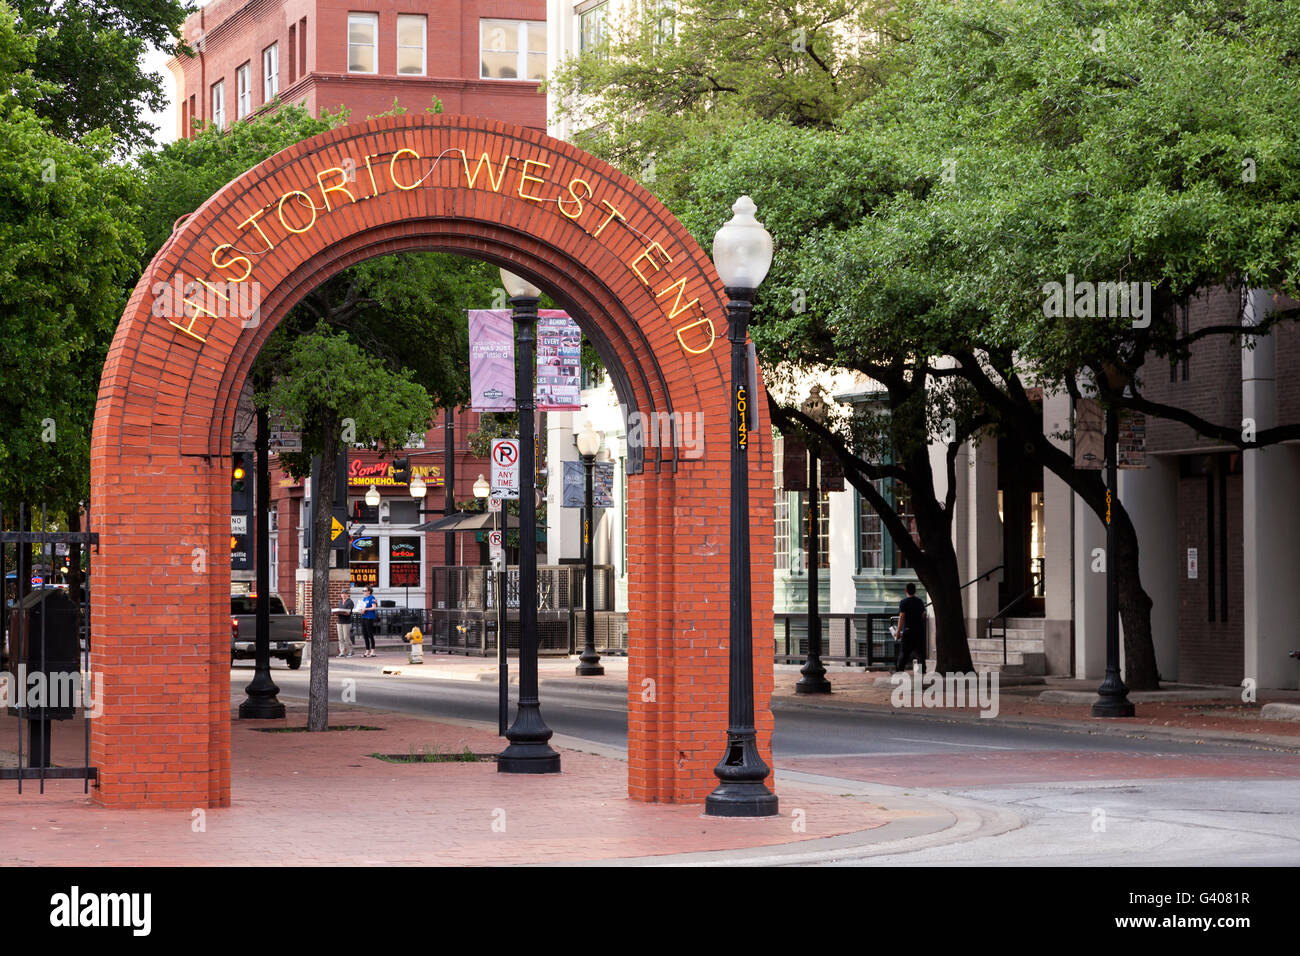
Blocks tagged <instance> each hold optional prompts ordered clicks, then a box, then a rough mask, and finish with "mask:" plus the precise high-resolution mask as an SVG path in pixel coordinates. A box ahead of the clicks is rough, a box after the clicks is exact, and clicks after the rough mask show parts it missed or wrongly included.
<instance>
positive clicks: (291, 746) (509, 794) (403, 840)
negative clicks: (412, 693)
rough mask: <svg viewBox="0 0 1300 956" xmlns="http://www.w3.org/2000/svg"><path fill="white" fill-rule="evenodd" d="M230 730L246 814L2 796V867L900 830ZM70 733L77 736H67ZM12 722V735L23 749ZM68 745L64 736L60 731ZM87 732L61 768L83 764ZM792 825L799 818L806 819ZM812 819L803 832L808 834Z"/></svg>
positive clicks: (595, 849)
mask: <svg viewBox="0 0 1300 956" xmlns="http://www.w3.org/2000/svg"><path fill="white" fill-rule="evenodd" d="M288 707H289V717H288V719H287V720H284V721H259V722H257V723H256V724H254V723H252V722H244V721H238V720H233V721H232V746H233V762H234V767H233V773H232V789H233V792H234V801H235V802H234V805H233V806H232V807H230V808H226V809H215V810H208V811H205V812H203V813H198V812H194V813H191V812H186V811H168V810H155V811H149V810H136V811H131V810H116V809H105V808H102V807H98V806H94V805H93V804H92V803H91V801H90V800H89V799H88V798H87V797H85V796H83V795H82V792H81V785H80V783H74V782H70V781H55V782H51V783H47V785H46V790H47V792H46V793H45V795H43V796H42V795H40V794H38V793H37V792H36V786H35V784H34V783H32V782H28V783H27V784H26V785H25V788H24V789H25V793H24V795H23V796H21V797H20V796H18V794H17V790H16V785H15V784H13V783H12V782H5V783H4V784H0V828H3V832H4V834H5V839H4V843H3V850H2V851H0V859H2V860H3V862H4V863H7V864H40V865H43V866H54V865H69V866H77V865H103V864H112V865H142V864H144V865H232V864H236V865H240V864H246V865H282V864H289V865H295V864H298V865H315V864H375V863H389V864H427V865H456V864H494V865H504V864H521V863H572V862H579V861H588V860H590V861H600V860H609V861H612V860H616V859H618V858H621V857H629V858H630V857H646V856H661V855H667V854H674V853H684V852H695V851H707V850H714V851H717V850H731V849H740V848H745V847H767V846H777V845H781V844H789V843H796V842H800V841H806V840H814V839H818V838H821V837H829V836H836V835H841V834H850V833H855V832H865V831H870V830H872V829H874V828H876V827H880V826H882V825H884V824H885V823H887V822H889V820H890V819H891V815H890V814H887V813H886V812H885V811H883V810H881V809H880V808H879V807H876V806H873V805H871V804H869V803H866V802H864V801H863V800H861V799H860V798H857V797H852V796H848V795H844V796H840V795H828V794H825V793H823V792H821V791H818V790H816V789H807V788H801V787H798V786H795V785H792V784H786V783H783V784H782V785H781V786H780V788H779V790H778V794H779V796H780V797H781V815H780V816H777V817H770V818H766V819H758V820H718V819H713V818H706V817H704V816H703V815H702V813H701V809H702V808H701V807H699V806H674V805H667V804H644V803H635V802H633V801H631V800H629V799H628V798H627V795H626V793H627V766H626V764H625V763H623V762H621V761H617V760H613V759H610V758H606V757H601V756H595V755H593V754H586V753H579V752H575V751H568V750H565V751H562V755H563V766H564V772H563V773H562V774H559V775H546V776H528V775H506V774H500V773H498V772H497V770H496V765H495V764H494V763H491V762H484V763H456V762H443V763H417V764H391V763H386V762H384V761H381V760H377V759H375V758H373V757H371V756H369V755H370V754H372V753H389V754H394V753H395V754H407V753H411V752H412V751H414V752H416V753H422V752H424V751H425V750H426V749H431V750H436V751H441V752H443V753H448V752H456V753H458V752H460V751H462V750H464V749H465V748H467V747H468V748H469V749H470V750H471V751H475V752H482V753H496V752H498V751H500V750H501V748H502V746H503V741H502V740H501V739H500V738H498V737H497V736H496V735H495V734H493V733H490V732H487V731H479V730H474V729H467V728H464V727H457V726H452V725H448V724H441V723H436V722H433V721H429V720H425V719H422V718H418V717H410V716H405V715H399V714H393V713H385V712H377V711H369V710H365V709H362V708H356V707H342V706H338V705H332V706H331V709H330V723H331V725H345V724H365V725H369V726H373V727H381V728H383V729H382V730H381V731H355V730H354V731H337V732H331V733H328V734H306V733H265V732H262V729H264V728H267V727H277V726H303V725H304V724H305V722H306V710H305V703H295V702H290V703H289V704H288ZM70 723H71V722H70ZM12 724H13V721H12V720H8V721H6V722H5V726H3V727H2V728H0V733H5V734H9V735H10V736H5V737H3V738H0V739H3V740H4V741H5V742H6V743H5V746H8V745H9V742H10V741H12V736H11V735H12V733H13V731H14V728H13V726H12ZM61 729H62V728H61ZM75 730H76V728H75V727H72V726H69V727H67V728H66V730H65V732H63V733H61V734H59V736H58V737H56V749H55V760H56V762H60V763H61V762H63V761H64V760H66V759H67V757H68V756H69V754H70V753H71V754H73V755H74V762H79V756H80V754H79V753H78V752H77V751H76V748H75V746H74V744H76V743H77V742H78V740H79V738H78V736H77V733H76V732H75ZM795 810H802V811H803V814H802V815H801V816H800V817H795V816H794V811H795ZM796 819H800V820H801V821H802V822H803V823H804V824H805V825H806V830H805V831H804V832H796V828H795V826H794V824H793V821H794V820H796Z"/></svg>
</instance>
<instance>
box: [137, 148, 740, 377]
mask: <svg viewBox="0 0 1300 956" xmlns="http://www.w3.org/2000/svg"><path fill="white" fill-rule="evenodd" d="M448 153H459V154H460V159H461V162H460V166H461V167H462V168H463V170H464V176H463V179H462V183H463V184H464V185H465V186H466V187H467V188H469V189H485V190H491V191H492V192H495V193H500V192H501V189H502V187H503V186H504V187H506V190H507V193H508V192H509V191H510V186H511V185H513V187H514V192H515V195H517V196H518V197H519V198H520V199H523V200H526V201H530V202H535V203H538V204H539V205H542V206H545V207H547V208H553V209H554V210H555V211H556V212H557V213H558V214H559V215H561V216H563V217H564V218H565V219H568V220H569V221H571V222H573V223H574V224H575V225H577V226H578V227H579V228H581V229H582V230H584V231H585V232H586V233H587V234H588V235H589V236H591V237H592V238H594V239H599V238H600V237H601V235H602V234H603V233H604V232H605V230H606V229H607V228H608V227H609V226H610V224H611V223H614V222H616V221H617V222H619V223H621V224H623V226H624V227H625V228H629V229H631V228H632V227H631V226H628V225H627V219H626V217H625V216H624V214H623V212H622V210H620V209H619V208H618V207H617V206H615V205H614V204H613V203H611V202H610V201H609V200H608V199H604V198H600V197H598V196H596V193H595V190H594V189H593V187H592V185H591V183H589V182H588V181H587V180H586V179H584V178H582V176H575V177H573V178H572V179H570V180H569V182H568V183H567V184H565V185H564V186H563V187H561V186H560V185H559V184H558V183H555V182H552V181H551V180H549V179H548V178H547V176H546V171H547V170H549V169H550V168H551V164H550V163H546V162H542V161H541V160H537V159H520V158H519V157H518V156H511V155H510V154H508V153H507V154H506V155H505V156H504V157H503V158H502V159H501V160H500V162H499V163H498V162H497V161H496V160H495V159H494V158H493V157H492V156H491V154H489V153H486V152H485V153H483V154H482V155H481V156H479V159H478V162H477V163H476V164H475V165H474V167H473V168H472V169H471V168H470V160H469V156H468V155H467V154H466V153H465V151H464V150H463V149H461V148H460V147H455V146H453V147H451V148H450V149H447V150H443V152H442V153H441V154H439V155H438V156H437V157H435V158H434V159H433V163H434V164H435V165H436V163H437V162H438V160H440V159H442V158H443V157H444V156H446V155H447V154H448ZM385 159H387V162H384V160H385ZM423 162H425V160H424V158H423V157H421V155H420V154H419V153H418V152H417V151H416V150H414V149H412V148H410V147H409V146H404V147H402V148H400V149H398V150H396V151H394V152H392V153H381V154H374V155H366V156H364V157H363V158H362V165H364V167H365V169H364V171H363V170H362V169H360V168H359V167H358V168H354V169H353V170H351V171H349V170H347V169H344V168H343V167H342V166H331V167H329V168H327V169H322V170H320V171H318V172H317V173H316V179H315V182H312V183H306V184H303V185H302V186H301V188H299V189H290V190H288V191H287V192H285V193H284V194H283V195H281V196H280V197H279V199H278V200H272V201H271V202H269V203H267V204H266V205H265V206H263V207H262V208H260V209H258V210H256V211H254V212H253V213H251V214H250V215H249V216H248V217H247V218H245V219H244V220H243V221H242V222H240V223H239V224H238V226H237V227H236V228H237V230H238V236H237V237H236V238H234V239H232V241H230V242H223V243H221V244H219V245H216V246H215V247H214V248H213V249H212V253H211V255H210V261H211V262H212V267H213V269H214V270H215V273H214V274H213V275H211V276H209V277H208V278H206V279H203V278H198V277H195V281H194V283H191V284H190V285H189V286H188V287H186V290H185V296H184V298H183V302H184V306H185V308H184V317H185V318H187V319H188V322H186V323H184V324H182V323H179V322H176V321H174V320H172V319H168V323H169V324H170V325H172V326H174V327H175V328H177V329H179V330H180V331H181V332H183V333H184V334H185V335H188V336H190V337H191V338H194V339H197V340H198V341H199V342H204V341H206V339H205V338H204V337H203V336H202V335H200V334H199V333H198V332H196V331H195V325H196V324H198V322H199V318H200V316H207V317H208V318H209V319H210V320H213V321H215V320H218V319H220V318H222V317H223V316H222V314H221V313H223V312H226V313H227V314H229V310H228V309H226V308H225V307H224V305H223V304H229V303H230V302H231V287H232V286H236V287H237V286H239V284H241V283H245V282H248V281H249V280H250V279H252V278H253V273H254V269H255V266H254V258H255V257H258V256H263V255H266V254H267V253H269V252H271V251H272V250H273V249H275V247H276V246H277V245H278V244H279V243H283V242H287V241H291V240H292V239H293V237H294V236H300V235H304V234H306V233H309V232H311V231H312V229H314V228H315V227H316V224H317V222H318V221H319V220H320V217H321V216H322V215H328V214H329V213H331V212H333V211H334V210H335V209H336V208H340V207H342V206H345V205H349V204H355V203H358V202H361V201H362V200H365V199H374V198H376V197H377V196H379V195H380V194H382V193H387V192H390V191H391V190H394V189H396V190H401V191H404V192H405V191H410V190H413V189H418V188H420V187H421V186H422V185H423V183H424V181H425V180H426V179H428V178H429V176H431V175H432V173H433V167H430V169H429V171H428V172H426V173H425V174H424V175H423V176H420V175H419V169H420V166H417V165H416V164H421V165H422V164H423ZM512 163H513V165H512ZM348 165H350V166H352V165H354V163H353V162H352V161H351V160H349V161H348ZM453 165H455V164H454V162H453ZM512 170H513V172H514V177H513V183H508V182H507V179H508V175H507V174H508V173H509V172H511V171H512ZM430 188H437V187H430ZM316 196H319V197H320V201H321V203H322V205H317V203H316ZM641 238H642V239H644V240H645V245H644V247H643V248H641V250H640V251H639V252H638V253H636V254H635V255H634V256H633V257H632V258H631V259H630V260H628V261H627V265H628V267H629V268H631V269H632V270H633V271H634V272H635V273H636V274H637V276H638V277H639V278H640V279H641V281H642V282H643V283H644V284H645V285H646V286H647V287H648V288H650V289H651V291H652V292H653V293H654V296H655V298H656V299H658V300H659V301H660V305H661V308H663V311H664V314H665V315H667V316H668V319H669V321H670V322H673V323H676V324H675V327H674V331H675V333H676V336H677V341H678V343H679V344H680V345H681V347H682V349H683V350H684V351H686V352H688V353H690V354H692V355H699V354H701V353H704V352H707V351H708V350H709V349H710V348H711V347H712V346H713V343H714V341H715V340H716V338H717V335H716V330H715V328H714V325H713V320H712V319H710V318H709V317H708V316H706V315H704V312H703V309H702V308H701V307H700V304H699V303H700V300H699V296H698V295H696V296H695V297H693V298H690V299H688V298H687V296H688V295H690V294H691V293H692V292H696V291H698V290H696V289H691V288H688V286H689V284H690V280H689V279H688V277H686V276H682V277H680V278H677V279H674V278H673V275H672V270H671V269H670V268H669V267H670V266H671V265H673V257H672V256H671V255H669V254H668V252H667V250H666V249H664V247H663V246H662V245H661V244H660V243H659V242H658V240H656V239H653V238H650V237H648V236H644V235H641ZM660 273H662V275H660ZM173 280H174V281H178V282H179V281H183V277H180V276H179V275H177V276H173ZM253 281H254V282H256V280H255V279H254V280H253ZM697 281H702V277H697ZM197 286H202V287H203V289H204V290H206V293H207V294H206V295H205V294H200V293H199V290H198V288H197ZM167 287H168V283H158V284H157V285H156V286H155V287H154V294H155V295H158V294H159V293H160V290H161V289H165V288H167ZM178 311H179V310H178ZM679 319H680V320H681V321H680V322H679V321H678V320H679ZM210 326H211V323H209V327H210Z"/></svg>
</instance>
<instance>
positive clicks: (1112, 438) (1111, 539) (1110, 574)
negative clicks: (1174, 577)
mask: <svg viewBox="0 0 1300 956" xmlns="http://www.w3.org/2000/svg"><path fill="white" fill-rule="evenodd" d="M1118 458H1119V412H1118V411H1117V410H1116V408H1115V406H1114V405H1112V406H1110V407H1109V408H1107V409H1106V677H1105V679H1104V680H1103V681H1102V682H1101V686H1100V687H1098V688H1097V700H1096V701H1095V702H1094V703H1093V705H1092V716H1094V717H1132V716H1133V715H1134V713H1135V711H1134V708H1133V702H1132V701H1131V700H1129V699H1128V688H1127V687H1125V686H1124V679H1123V678H1122V677H1120V674H1119V575H1118V573H1117V568H1116V567H1115V563H1116V562H1115V521H1114V518H1113V516H1112V515H1111V509H1112V507H1113V505H1114V501H1115V496H1116V495H1117V494H1118V490H1119V489H1118V483H1119V460H1118Z"/></svg>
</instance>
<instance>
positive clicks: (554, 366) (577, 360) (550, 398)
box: [537, 309, 582, 412]
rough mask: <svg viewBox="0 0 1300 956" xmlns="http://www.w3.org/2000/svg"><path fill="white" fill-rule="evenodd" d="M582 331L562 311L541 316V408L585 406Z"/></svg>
mask: <svg viewBox="0 0 1300 956" xmlns="http://www.w3.org/2000/svg"><path fill="white" fill-rule="evenodd" d="M581 364H582V331H581V330H580V329H579V328H578V324H577V323H576V322H574V321H573V319H571V318H570V317H569V313H567V312H562V311H560V310H559V309H542V310H541V311H540V312H538V313H537V409H538V411H543V412H567V411H571V410H573V409H575V408H581V407H582V372H581Z"/></svg>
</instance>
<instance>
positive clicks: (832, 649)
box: [772, 612, 898, 667]
mask: <svg viewBox="0 0 1300 956" xmlns="http://www.w3.org/2000/svg"><path fill="white" fill-rule="evenodd" d="M772 617H773V621H774V625H775V631H776V633H775V637H776V661H777V663H780V664H798V663H801V662H803V661H805V660H807V659H808V615H807V614H794V613H787V612H779V613H776V614H774V615H772ZM820 617H821V620H822V652H823V653H822V661H823V662H824V663H828V664H846V665H849V666H853V665H858V666H865V667H873V666H875V665H876V664H893V663H894V661H895V659H896V658H897V656H898V641H897V640H895V639H894V638H893V637H892V636H891V635H890V633H889V626H890V623H891V622H892V621H893V620H894V618H895V615H893V614H846V613H835V612H823V613H822V614H821V615H820Z"/></svg>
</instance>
